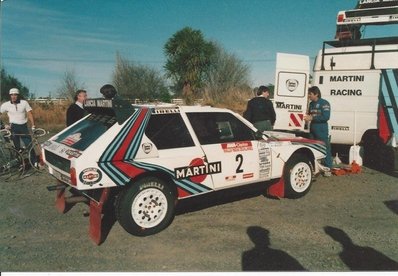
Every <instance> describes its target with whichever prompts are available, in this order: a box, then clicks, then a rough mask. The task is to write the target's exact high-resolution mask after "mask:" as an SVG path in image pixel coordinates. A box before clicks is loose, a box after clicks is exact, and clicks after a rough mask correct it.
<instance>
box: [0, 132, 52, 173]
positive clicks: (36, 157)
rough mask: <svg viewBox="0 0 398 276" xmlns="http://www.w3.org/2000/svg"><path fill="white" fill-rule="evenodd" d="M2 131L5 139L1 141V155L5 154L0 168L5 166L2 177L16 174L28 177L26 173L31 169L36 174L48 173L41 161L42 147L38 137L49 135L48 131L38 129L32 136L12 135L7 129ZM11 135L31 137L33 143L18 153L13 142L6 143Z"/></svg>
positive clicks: (0, 162) (0, 161)
mask: <svg viewBox="0 0 398 276" xmlns="http://www.w3.org/2000/svg"><path fill="white" fill-rule="evenodd" d="M1 131H2V133H3V135H2V136H3V137H2V141H0V150H1V151H2V152H1V153H3V155H2V156H3V157H2V160H0V166H3V167H2V168H3V171H1V170H0V176H1V175H4V174H8V175H9V176H13V175H16V174H18V175H19V176H23V175H25V176H27V175H26V174H25V171H27V170H28V169H29V168H33V169H34V172H44V171H46V170H45V165H44V162H43V160H42V159H41V146H40V143H39V141H38V140H37V138H38V137H42V136H44V135H46V134H47V133H48V132H47V131H46V130H44V129H42V128H36V129H34V130H33V131H32V133H31V134H11V132H10V131H9V130H6V129H5V130H1ZM11 135H15V136H23V135H30V136H31V142H30V143H29V145H25V147H24V148H22V149H20V150H19V151H17V150H16V149H15V148H14V147H13V145H12V143H11V142H6V141H5V138H8V139H9V138H10V137H11ZM0 136H1V135H0ZM1 145H3V146H1ZM16 169H18V173H17V172H16ZM34 172H33V173H34ZM29 175H31V174H29Z"/></svg>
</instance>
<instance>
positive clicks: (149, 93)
mask: <svg viewBox="0 0 398 276" xmlns="http://www.w3.org/2000/svg"><path fill="white" fill-rule="evenodd" d="M113 83H114V84H115V86H116V88H117V90H118V93H119V95H120V96H122V97H125V98H130V99H136V98H138V99H140V100H144V101H153V100H155V99H156V100H160V101H164V102H170V94H169V93H168V90H167V87H166V84H165V80H164V79H163V77H162V76H161V74H160V73H159V72H157V71H156V70H154V69H152V68H150V67H148V66H144V65H139V64H135V63H134V62H131V61H128V60H127V59H124V58H122V57H121V56H120V55H119V54H117V56H116V68H115V72H114V74H113Z"/></svg>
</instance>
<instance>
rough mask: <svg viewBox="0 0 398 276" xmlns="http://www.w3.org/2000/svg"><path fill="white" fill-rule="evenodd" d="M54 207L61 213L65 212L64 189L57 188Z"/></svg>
mask: <svg viewBox="0 0 398 276" xmlns="http://www.w3.org/2000/svg"><path fill="white" fill-rule="evenodd" d="M55 208H57V210H58V211H59V212H60V213H62V214H64V213H65V212H66V200H65V189H59V190H57V196H56V199H55Z"/></svg>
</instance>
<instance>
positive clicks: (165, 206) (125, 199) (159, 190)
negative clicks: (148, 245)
mask: <svg viewBox="0 0 398 276" xmlns="http://www.w3.org/2000/svg"><path fill="white" fill-rule="evenodd" d="M175 198H176V196H175V192H174V191H173V190H172V189H171V188H170V186H169V185H167V184H166V183H165V182H164V181H162V180H160V179H158V178H155V177H147V178H143V179H140V180H138V181H137V182H135V183H133V184H132V185H131V186H130V187H129V188H127V189H125V190H124V191H122V192H121V194H120V195H119V197H118V199H117V201H116V217H117V219H118V221H119V223H120V225H121V226H122V227H123V228H124V229H125V230H126V231H127V232H129V233H130V234H132V235H135V236H148V235H153V234H156V233H158V232H160V231H162V230H163V229H165V228H166V227H167V226H169V225H170V223H171V222H172V221H173V219H174V215H175Z"/></svg>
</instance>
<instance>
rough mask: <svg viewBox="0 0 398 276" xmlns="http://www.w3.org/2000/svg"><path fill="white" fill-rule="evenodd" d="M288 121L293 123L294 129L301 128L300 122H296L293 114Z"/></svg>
mask: <svg viewBox="0 0 398 276" xmlns="http://www.w3.org/2000/svg"><path fill="white" fill-rule="evenodd" d="M290 120H292V122H293V123H294V125H295V126H296V127H300V126H301V124H300V122H299V121H298V120H297V118H296V116H295V114H294V113H290Z"/></svg>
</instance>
